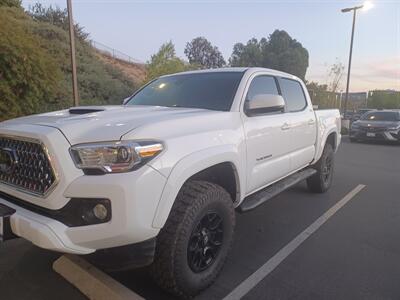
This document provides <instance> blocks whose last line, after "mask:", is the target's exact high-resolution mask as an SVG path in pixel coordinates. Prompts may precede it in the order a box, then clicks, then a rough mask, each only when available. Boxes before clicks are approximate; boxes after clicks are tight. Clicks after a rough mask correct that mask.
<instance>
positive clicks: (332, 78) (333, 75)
mask: <svg viewBox="0 0 400 300" xmlns="http://www.w3.org/2000/svg"><path fill="white" fill-rule="evenodd" d="M343 72H344V65H343V64H342V63H341V62H340V61H338V60H336V62H335V63H334V64H333V65H332V66H331V68H330V70H329V74H328V78H329V79H328V89H329V91H330V92H334V93H337V92H339V90H340V87H341V83H342V78H343Z"/></svg>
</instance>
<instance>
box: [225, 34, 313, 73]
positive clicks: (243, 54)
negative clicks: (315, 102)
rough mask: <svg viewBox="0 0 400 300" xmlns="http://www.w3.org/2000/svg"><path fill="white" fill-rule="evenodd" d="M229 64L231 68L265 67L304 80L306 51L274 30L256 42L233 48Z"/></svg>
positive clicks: (288, 37) (306, 66) (287, 35)
mask: <svg viewBox="0 0 400 300" xmlns="http://www.w3.org/2000/svg"><path fill="white" fill-rule="evenodd" d="M230 64H231V65H232V66H233V67H265V68H271V69H276V70H280V71H283V72H287V73H290V74H293V75H296V76H297V77H299V78H301V79H303V80H304V78H305V75H306V71H307V68H308V51H307V49H305V48H304V47H303V46H302V45H301V43H299V42H298V41H296V40H295V39H293V38H291V37H290V35H289V34H288V33H287V32H286V31H284V30H275V31H274V32H273V33H272V34H271V35H270V36H269V37H268V39H267V38H262V39H261V40H260V41H258V40H257V39H256V38H253V39H251V40H249V41H248V42H247V44H246V45H244V44H242V43H237V44H235V45H234V47H233V52H232V56H231V58H230Z"/></svg>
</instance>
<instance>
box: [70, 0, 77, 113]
mask: <svg viewBox="0 0 400 300" xmlns="http://www.w3.org/2000/svg"><path fill="white" fill-rule="evenodd" d="M67 9H68V21H69V42H70V48H71V68H72V90H73V93H74V106H79V95H78V80H77V77H76V60H75V34H74V21H73V18H72V3H71V0H67Z"/></svg>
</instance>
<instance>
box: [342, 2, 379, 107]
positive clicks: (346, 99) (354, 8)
mask: <svg viewBox="0 0 400 300" xmlns="http://www.w3.org/2000/svg"><path fill="white" fill-rule="evenodd" d="M372 6H373V4H372V3H371V2H370V1H366V2H365V3H364V4H363V5H359V6H354V7H349V8H344V9H342V13H347V12H350V11H352V12H353V26H352V29H351V42H350V54H349V64H348V67H347V83H346V96H345V99H344V109H343V115H344V114H346V112H347V102H348V100H349V87H350V71H351V59H352V56H353V41H354V28H355V26H356V15H357V10H359V9H364V10H368V9H370V8H371V7H372Z"/></svg>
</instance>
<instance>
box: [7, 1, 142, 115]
mask: <svg viewBox="0 0 400 300" xmlns="http://www.w3.org/2000/svg"><path fill="white" fill-rule="evenodd" d="M11 2H15V1H11ZM16 2H18V1H16ZM3 3H4V2H3ZM6 3H7V1H6ZM9 6H10V5H7V4H2V2H1V1H0V79H1V80H0V120H4V119H9V118H14V117H17V116H21V115H27V114H32V113H38V112H44V111H50V110H55V109H62V108H67V107H70V106H72V84H71V67H70V56H69V38H68V31H67V30H65V26H63V25H64V23H65V20H66V14H65V13H64V11H54V10H53V11H50V12H49V11H44V10H43V11H39V12H37V14H36V15H32V14H28V13H27V12H25V11H24V10H23V9H22V8H21V7H20V6H19V5H14V7H9ZM46 14H47V15H46ZM48 14H53V15H51V18H50V17H49V16H48ZM54 16H57V17H59V18H60V20H59V21H60V23H59V24H57V23H56V21H57V20H56V21H54ZM47 20H51V22H50V21H47ZM63 22H64V23H63ZM60 24H61V25H60ZM75 29H76V32H77V33H76V34H77V36H78V38H77V39H76V59H77V73H78V90H79V96H80V103H81V105H92V104H119V103H121V101H122V100H123V99H124V98H126V97H127V96H128V95H130V94H132V93H133V91H134V90H135V89H136V88H137V87H138V86H139V85H140V84H141V82H142V81H143V79H144V77H145V74H146V73H145V72H146V70H145V66H143V65H134V64H129V63H125V62H123V61H117V60H113V59H112V58H109V57H106V56H104V55H101V54H99V52H98V51H96V50H95V49H94V48H92V47H91V46H90V45H89V43H88V42H86V40H85V38H86V37H87V34H85V33H82V31H80V30H81V29H80V28H78V27H76V28H75Z"/></svg>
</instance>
